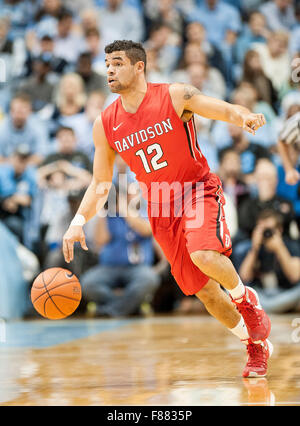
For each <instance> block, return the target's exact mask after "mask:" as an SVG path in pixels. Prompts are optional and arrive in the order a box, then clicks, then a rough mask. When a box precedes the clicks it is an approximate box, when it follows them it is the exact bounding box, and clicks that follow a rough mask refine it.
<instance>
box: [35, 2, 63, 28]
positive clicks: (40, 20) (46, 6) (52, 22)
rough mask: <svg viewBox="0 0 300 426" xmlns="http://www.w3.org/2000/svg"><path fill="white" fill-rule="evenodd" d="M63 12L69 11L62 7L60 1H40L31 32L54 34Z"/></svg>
mask: <svg viewBox="0 0 300 426" xmlns="http://www.w3.org/2000/svg"><path fill="white" fill-rule="evenodd" d="M64 12H69V11H68V9H67V8H66V7H65V6H64V5H63V2H62V0H42V2H40V8H39V9H38V10H37V12H36V14H35V17H34V20H35V23H36V24H35V27H34V28H33V30H34V31H35V32H39V31H45V30H47V31H50V32H51V33H52V34H54V33H56V30H57V22H58V18H59V16H60V15H61V14H62V13H64Z"/></svg>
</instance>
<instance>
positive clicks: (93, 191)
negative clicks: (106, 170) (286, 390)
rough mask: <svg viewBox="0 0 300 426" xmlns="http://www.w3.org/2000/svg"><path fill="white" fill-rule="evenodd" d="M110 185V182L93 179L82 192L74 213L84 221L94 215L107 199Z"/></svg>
mask: <svg viewBox="0 0 300 426" xmlns="http://www.w3.org/2000/svg"><path fill="white" fill-rule="evenodd" d="M111 185H112V183H111V182H97V181H96V180H95V179H93V180H92V182H91V183H90V185H89V186H88V188H87V190H86V192H85V194H84V197H83V199H82V201H81V203H80V206H79V208H78V211H77V213H76V215H82V216H83V217H84V219H85V221H86V222H88V221H89V220H90V219H92V218H93V217H94V216H96V214H97V213H98V212H99V211H100V210H101V209H102V208H103V207H104V205H105V203H106V201H107V197H108V194H109V190H110V188H111Z"/></svg>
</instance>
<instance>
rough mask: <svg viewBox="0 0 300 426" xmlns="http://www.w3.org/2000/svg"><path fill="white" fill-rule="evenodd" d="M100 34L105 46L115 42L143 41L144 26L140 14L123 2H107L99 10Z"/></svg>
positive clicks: (121, 0) (113, 0) (108, 0)
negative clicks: (124, 40)
mask: <svg viewBox="0 0 300 426" xmlns="http://www.w3.org/2000/svg"><path fill="white" fill-rule="evenodd" d="M99 15H100V32H101V34H102V38H103V45H104V46H106V45H107V44H109V43H111V42H113V41H114V40H123V39H126V40H133V41H142V40H143V37H144V25H143V20H142V17H141V15H140V13H139V12H138V11H137V10H136V9H135V8H133V7H131V6H126V5H125V4H124V1H123V0H107V2H106V4H105V6H103V7H100V8H99Z"/></svg>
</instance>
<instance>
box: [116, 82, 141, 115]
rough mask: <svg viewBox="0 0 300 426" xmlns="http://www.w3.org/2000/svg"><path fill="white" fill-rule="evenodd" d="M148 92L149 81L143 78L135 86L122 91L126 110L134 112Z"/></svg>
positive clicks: (122, 99) (122, 100)
mask: <svg viewBox="0 0 300 426" xmlns="http://www.w3.org/2000/svg"><path fill="white" fill-rule="evenodd" d="M146 93H147V81H146V80H142V81H141V82H140V83H139V84H137V85H136V86H135V87H134V88H130V89H128V90H126V91H124V92H122V93H121V102H122V105H123V108H124V109H125V111H126V112H130V113H131V114H134V113H135V112H136V111H137V110H138V108H139V106H140V105H141V103H142V102H143V99H144V97H145V95H146Z"/></svg>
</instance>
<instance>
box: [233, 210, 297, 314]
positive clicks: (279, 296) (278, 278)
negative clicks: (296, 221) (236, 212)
mask: <svg viewBox="0 0 300 426" xmlns="http://www.w3.org/2000/svg"><path fill="white" fill-rule="evenodd" d="M234 263H235V265H236V267H237V269H238V271H239V274H240V276H241V279H242V280H243V281H244V282H245V283H248V285H249V284H250V283H251V286H253V287H254V288H255V289H256V290H257V292H258V293H259V298H260V301H261V304H262V306H263V308H264V309H265V310H266V311H268V312H271V313H285V312H289V311H290V310H295V309H297V308H299V307H300V247H299V244H298V242H297V241H296V240H293V239H291V238H290V237H288V236H286V235H283V217H282V215H280V214H279V213H278V212H276V211H274V210H269V209H266V210H263V211H262V212H261V213H260V214H259V216H258V219H257V223H256V226H255V228H254V231H253V233H252V238H251V240H250V239H249V240H244V241H241V242H240V243H238V244H237V246H236V249H235V252H234Z"/></svg>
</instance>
